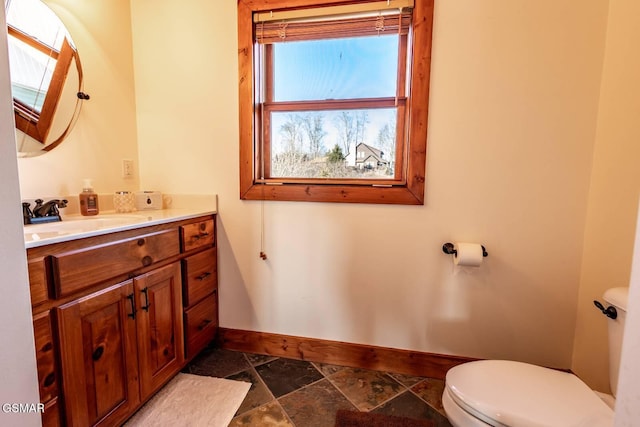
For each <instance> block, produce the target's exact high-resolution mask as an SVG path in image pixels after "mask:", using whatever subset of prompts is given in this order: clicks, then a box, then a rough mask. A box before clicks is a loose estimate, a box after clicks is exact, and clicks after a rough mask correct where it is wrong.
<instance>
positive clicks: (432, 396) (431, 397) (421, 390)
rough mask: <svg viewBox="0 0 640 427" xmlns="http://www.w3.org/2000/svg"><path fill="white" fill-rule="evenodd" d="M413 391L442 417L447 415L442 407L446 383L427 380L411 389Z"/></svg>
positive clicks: (431, 379)
mask: <svg viewBox="0 0 640 427" xmlns="http://www.w3.org/2000/svg"><path fill="white" fill-rule="evenodd" d="M411 391H413V392H414V393H415V394H417V395H418V397H420V398H421V399H422V400H424V401H425V402H427V403H428V404H429V405H431V407H432V408H434V409H436V410H437V411H438V412H440V413H441V414H442V415H445V412H444V408H443V407H442V392H444V381H442V380H436V379H433V378H426V379H425V380H424V381H422V382H419V383H418V384H416V385H414V386H413V387H411Z"/></svg>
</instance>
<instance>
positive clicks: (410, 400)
mask: <svg viewBox="0 0 640 427" xmlns="http://www.w3.org/2000/svg"><path fill="white" fill-rule="evenodd" d="M371 412H375V413H380V414H386V415H394V416H397V417H408V418H415V419H418V420H432V421H434V424H435V425H436V427H452V426H451V424H450V423H449V421H448V420H447V418H446V417H444V416H443V415H441V414H440V413H439V412H438V411H436V410H435V409H433V408H432V407H431V406H429V405H427V404H426V403H425V402H424V401H422V400H421V399H420V398H418V396H416V395H415V394H413V393H411V392H410V391H405V392H404V393H402V394H400V395H399V396H397V397H395V398H393V399H392V400H390V401H388V402H386V403H385V404H384V405H382V406H380V407H379V408H376V409H374V410H373V411H371Z"/></svg>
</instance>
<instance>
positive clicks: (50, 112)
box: [5, 0, 88, 157]
mask: <svg viewBox="0 0 640 427" xmlns="http://www.w3.org/2000/svg"><path fill="white" fill-rule="evenodd" d="M5 11H6V14H7V33H8V44H9V66H10V74H11V91H12V95H13V107H14V113H15V114H14V116H15V122H16V142H17V148H18V155H19V156H20V157H30V156H37V155H40V154H43V153H46V152H47V151H50V150H52V149H53V148H55V147H56V146H58V145H59V144H60V143H61V142H62V141H63V140H64V138H65V137H66V136H67V135H68V134H69V132H71V129H72V127H73V125H74V123H75V121H76V120H77V118H78V115H79V113H80V107H81V105H82V100H83V99H88V96H87V95H86V94H84V93H83V92H82V67H81V65H80V57H79V56H78V51H77V49H76V47H75V45H74V43H73V40H72V39H71V36H70V35H69V32H68V31H67V29H66V27H65V25H64V24H63V23H62V21H60V19H59V18H58V16H57V15H56V14H55V13H54V12H53V11H52V10H51V9H50V8H49V7H48V6H47V5H45V4H44V3H43V2H42V1H40V0H8V2H6V3H5Z"/></svg>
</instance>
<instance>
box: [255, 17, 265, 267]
mask: <svg viewBox="0 0 640 427" xmlns="http://www.w3.org/2000/svg"><path fill="white" fill-rule="evenodd" d="M263 40H264V22H261V23H260V40H259V43H258V70H259V75H260V77H259V78H258V82H257V85H258V97H259V102H258V105H259V106H260V137H259V138H260V179H261V181H262V182H261V184H260V192H261V197H260V254H259V256H260V258H261V259H262V260H263V261H266V259H267V254H266V252H265V250H264V240H265V239H264V198H265V188H264V187H265V185H266V183H265V180H264V169H265V167H264V164H265V159H264V98H265V96H264V74H265V70H264V49H265V47H264V43H262V41H263Z"/></svg>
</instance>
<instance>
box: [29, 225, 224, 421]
mask: <svg viewBox="0 0 640 427" xmlns="http://www.w3.org/2000/svg"><path fill="white" fill-rule="evenodd" d="M194 236H196V237H194ZM27 254H28V258H29V261H30V262H29V268H30V277H34V278H37V282H36V284H37V286H33V285H32V286H31V287H32V298H33V297H34V296H36V297H37V299H36V301H37V302H36V303H34V301H33V300H32V306H33V312H34V331H35V336H36V347H37V362H38V376H39V379H40V397H41V401H42V403H45V413H44V414H43V425H45V426H49V425H51V426H56V425H68V426H90V425H91V426H92V425H97V426H107V425H109V426H111V425H119V424H121V423H122V422H123V421H125V420H126V419H127V418H128V417H129V416H130V415H131V414H132V413H133V412H134V411H135V410H137V409H138V408H139V407H140V406H141V405H142V404H143V403H144V402H145V401H146V400H148V399H149V398H150V397H151V396H152V395H153V393H155V392H156V391H157V390H158V389H159V388H161V387H162V386H163V385H164V384H166V383H167V382H168V381H169V380H170V379H171V378H172V377H173V376H174V375H175V374H176V373H178V372H179V371H180V369H182V368H183V367H184V365H185V364H186V360H187V359H186V358H185V351H187V352H188V357H193V356H194V355H195V354H196V353H197V352H198V351H200V350H201V349H202V348H203V347H204V346H206V344H207V343H208V342H210V341H211V340H213V339H214V338H215V334H216V332H217V325H218V304H217V268H216V254H217V252H216V248H215V216H205V217H200V218H196V219H193V220H183V221H176V222H175V223H168V224H162V225H159V226H151V227H144V228H140V229H138V230H130V231H123V232H118V233H113V234H110V235H104V236H96V237H92V238H87V239H82V240H78V241H74V242H65V243H60V244H53V245H49V246H48V247H47V246H45V247H38V248H33V249H29V250H28V251H27ZM32 269H33V272H32V271H31V270H32ZM105 277H106V279H105ZM42 283H45V284H46V288H45V289H44V290H43V287H42ZM34 291H36V292H34ZM183 297H184V298H183ZM191 313H196V314H197V315H196V314H194V315H192V314H191ZM193 319H198V324H197V325H196V327H195V328H193V327H192V325H191V323H190V322H192V323H193Z"/></svg>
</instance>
